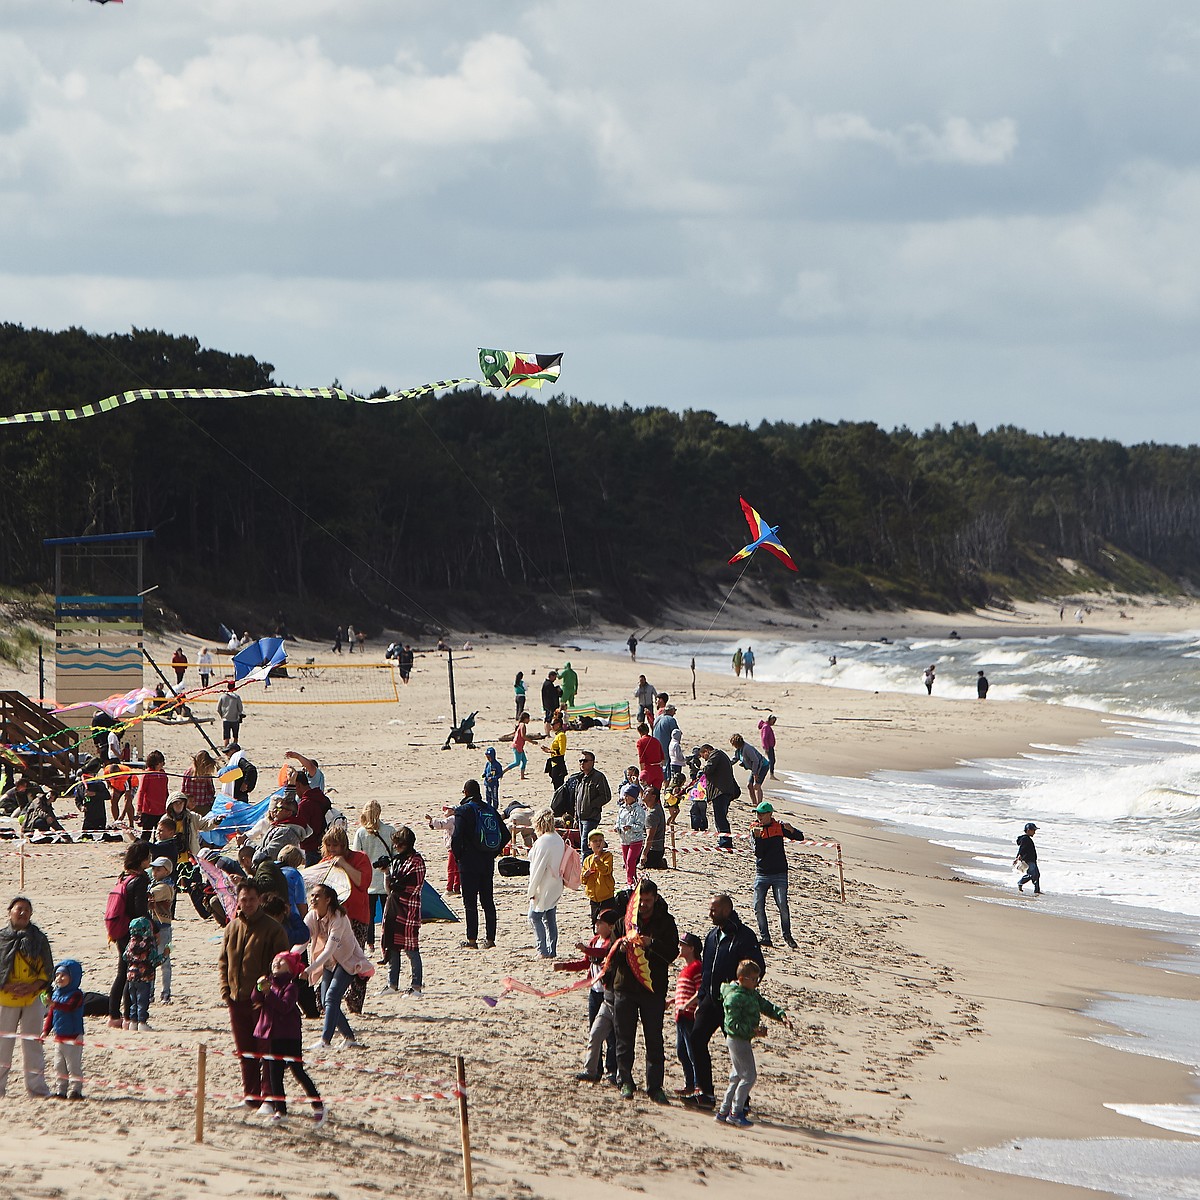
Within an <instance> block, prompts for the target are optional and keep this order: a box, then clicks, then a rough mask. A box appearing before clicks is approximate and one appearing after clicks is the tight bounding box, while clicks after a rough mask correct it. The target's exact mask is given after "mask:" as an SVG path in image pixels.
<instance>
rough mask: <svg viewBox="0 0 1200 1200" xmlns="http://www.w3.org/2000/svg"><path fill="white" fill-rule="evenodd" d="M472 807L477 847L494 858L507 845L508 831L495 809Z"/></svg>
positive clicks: (482, 806)
mask: <svg viewBox="0 0 1200 1200" xmlns="http://www.w3.org/2000/svg"><path fill="white" fill-rule="evenodd" d="M472 807H473V808H474V809H475V832H476V834H477V835H478V837H479V845H480V847H481V848H482V849H484V850H486V851H487V853H488V854H491V855H492V856H493V857H495V856H496V855H498V854H499V853H500V851H501V850H503V849H504V847H505V846H506V845H507V843H508V830H507V829H506V828H505V826H504V822H503V821H502V820H501V819H500V814H499V813H498V812H496V810H495V809H493V808H488V807H486V806H484V805H479V804H475V805H472Z"/></svg>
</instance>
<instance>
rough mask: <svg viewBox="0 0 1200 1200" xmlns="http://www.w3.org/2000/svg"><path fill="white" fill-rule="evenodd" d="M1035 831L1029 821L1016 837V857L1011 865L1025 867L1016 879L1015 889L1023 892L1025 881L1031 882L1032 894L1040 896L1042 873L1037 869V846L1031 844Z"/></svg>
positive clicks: (1033, 825)
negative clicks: (1021, 832) (1023, 830)
mask: <svg viewBox="0 0 1200 1200" xmlns="http://www.w3.org/2000/svg"><path fill="white" fill-rule="evenodd" d="M1035 833H1037V826H1036V825H1035V824H1034V823H1033V822H1032V821H1030V822H1029V824H1028V825H1026V826H1025V832H1024V833H1023V834H1021V836H1020V837H1019V838H1017V857H1016V858H1014V859H1013V866H1014V867H1015V866H1016V865H1017V864H1018V863H1019V864H1020V865H1021V866H1023V867H1024V868H1025V874H1024V875H1022V876H1021V878H1020V879H1018V880H1017V891H1018V892H1023V891H1024V890H1025V885H1026V884H1027V883H1032V884H1033V894H1034V895H1035V896H1040V895H1041V894H1042V873H1041V871H1040V870H1038V861H1037V847H1036V846H1035V845H1034V844H1033V835H1034V834H1035Z"/></svg>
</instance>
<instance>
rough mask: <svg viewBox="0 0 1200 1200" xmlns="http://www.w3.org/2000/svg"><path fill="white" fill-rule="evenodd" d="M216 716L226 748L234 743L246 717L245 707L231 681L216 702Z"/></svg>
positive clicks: (235, 686)
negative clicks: (219, 721) (219, 720)
mask: <svg viewBox="0 0 1200 1200" xmlns="http://www.w3.org/2000/svg"><path fill="white" fill-rule="evenodd" d="M217 716H219V717H220V718H221V722H222V724H221V737H222V739H223V741H224V742H225V745H226V746H228V745H229V743H230V742H236V741H237V740H238V735H239V733H240V732H241V728H242V721H243V719H244V718H245V716H246V708H245V705H244V704H242V698H241V696H239V695H238V693H237V684H235V683H234V681H233V680H232V679H231V680H230V681H229V684H228V687H227V688H226V690H225V694H224V695H223V696H222V697H221V698H220V700H218V701H217Z"/></svg>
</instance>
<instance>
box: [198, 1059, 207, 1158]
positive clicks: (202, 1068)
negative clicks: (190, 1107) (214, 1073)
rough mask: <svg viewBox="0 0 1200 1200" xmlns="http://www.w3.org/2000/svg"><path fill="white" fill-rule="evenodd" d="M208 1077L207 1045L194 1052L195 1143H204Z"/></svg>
mask: <svg viewBox="0 0 1200 1200" xmlns="http://www.w3.org/2000/svg"><path fill="white" fill-rule="evenodd" d="M207 1076H208V1043H207V1042H201V1043H200V1046H199V1049H198V1050H197V1051H196V1142H197V1144H199V1143H200V1142H203V1141H204V1085H205V1082H206V1080H207Z"/></svg>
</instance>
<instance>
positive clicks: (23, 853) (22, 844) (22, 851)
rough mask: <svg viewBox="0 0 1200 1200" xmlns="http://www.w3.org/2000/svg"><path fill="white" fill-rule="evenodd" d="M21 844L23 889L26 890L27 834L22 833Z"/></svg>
mask: <svg viewBox="0 0 1200 1200" xmlns="http://www.w3.org/2000/svg"><path fill="white" fill-rule="evenodd" d="M19 844H20V847H21V891H24V890H25V836H24V834H22V835H21V840H20V843H19Z"/></svg>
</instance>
